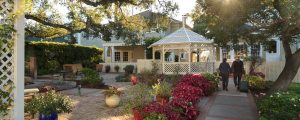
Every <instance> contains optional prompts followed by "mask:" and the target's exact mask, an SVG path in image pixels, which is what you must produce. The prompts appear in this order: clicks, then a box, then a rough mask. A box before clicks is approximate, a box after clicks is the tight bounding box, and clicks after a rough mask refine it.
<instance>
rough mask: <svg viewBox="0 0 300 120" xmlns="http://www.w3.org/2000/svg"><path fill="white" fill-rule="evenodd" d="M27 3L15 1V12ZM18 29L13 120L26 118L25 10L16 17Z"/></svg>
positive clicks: (15, 54) (15, 46) (14, 63)
mask: <svg viewBox="0 0 300 120" xmlns="http://www.w3.org/2000/svg"><path fill="white" fill-rule="evenodd" d="M24 7H25V4H24V1H23V0H15V1H14V12H17V11H19V10H22V9H24ZM14 27H15V29H16V40H15V44H14V61H13V66H14V68H13V69H14V71H13V73H14V78H13V79H14V87H15V88H14V90H13V93H14V94H13V95H14V103H13V104H14V106H13V107H14V108H13V117H12V119H13V120H23V119H24V54H25V53H24V50H25V48H24V46H25V40H24V36H25V35H24V33H25V31H24V27H25V18H24V12H20V14H19V15H18V16H17V18H16V23H15V26H14Z"/></svg>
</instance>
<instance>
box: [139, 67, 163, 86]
mask: <svg viewBox="0 0 300 120" xmlns="http://www.w3.org/2000/svg"><path fill="white" fill-rule="evenodd" d="M138 77H139V80H140V81H141V82H142V83H145V84H147V85H149V86H152V85H154V84H156V83H157V80H158V79H159V77H158V75H157V74H156V73H153V72H152V71H151V70H142V71H141V72H140V73H139V74H138Z"/></svg>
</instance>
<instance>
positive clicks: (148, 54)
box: [144, 37, 160, 59]
mask: <svg viewBox="0 0 300 120" xmlns="http://www.w3.org/2000/svg"><path fill="white" fill-rule="evenodd" d="M159 40H160V38H156V37H153V38H147V39H145V40H144V41H145V44H144V47H145V49H146V58H147V59H152V48H148V47H149V46H150V45H151V44H153V43H155V42H157V41H159Z"/></svg>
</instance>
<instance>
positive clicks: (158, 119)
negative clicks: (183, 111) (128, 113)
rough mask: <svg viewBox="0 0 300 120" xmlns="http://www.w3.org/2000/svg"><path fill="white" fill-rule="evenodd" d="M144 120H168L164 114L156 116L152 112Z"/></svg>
mask: <svg viewBox="0 0 300 120" xmlns="http://www.w3.org/2000/svg"><path fill="white" fill-rule="evenodd" d="M144 120H168V118H167V117H166V116H165V115H164V114H157V113H155V112H154V113H151V114H150V115H149V116H147V117H145V118H144Z"/></svg>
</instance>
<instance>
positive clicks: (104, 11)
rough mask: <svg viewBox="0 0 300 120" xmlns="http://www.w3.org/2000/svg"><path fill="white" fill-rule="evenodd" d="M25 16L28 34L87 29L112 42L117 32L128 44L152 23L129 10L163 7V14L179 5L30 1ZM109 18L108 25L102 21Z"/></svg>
mask: <svg viewBox="0 0 300 120" xmlns="http://www.w3.org/2000/svg"><path fill="white" fill-rule="evenodd" d="M27 5H28V6H31V7H30V8H31V9H27V11H26V14H25V18H26V19H27V21H26V23H27V24H26V28H25V30H26V34H27V35H29V36H35V37H41V38H56V37H61V36H65V35H70V36H71V43H75V42H76V38H75V37H74V34H76V33H81V32H84V33H86V34H85V35H87V36H95V37H99V36H100V37H102V39H103V40H105V41H109V40H110V37H111V36H112V35H113V34H115V35H116V36H117V37H118V38H119V37H123V38H124V39H125V40H127V41H128V43H135V41H138V39H140V35H141V33H142V31H143V30H145V29H147V27H149V24H148V23H147V22H146V21H145V20H144V19H142V18H140V17H137V16H135V17H129V14H128V9H130V8H131V7H135V8H138V9H148V8H150V7H151V6H153V5H158V6H161V8H162V9H161V10H162V11H161V12H162V13H163V14H164V15H170V14H172V13H174V11H176V10H177V9H178V6H177V5H176V4H175V3H173V2H170V1H167V0H66V1H60V0H28V2H27ZM104 20H107V21H108V23H107V24H103V23H101V22H102V21H104Z"/></svg>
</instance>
